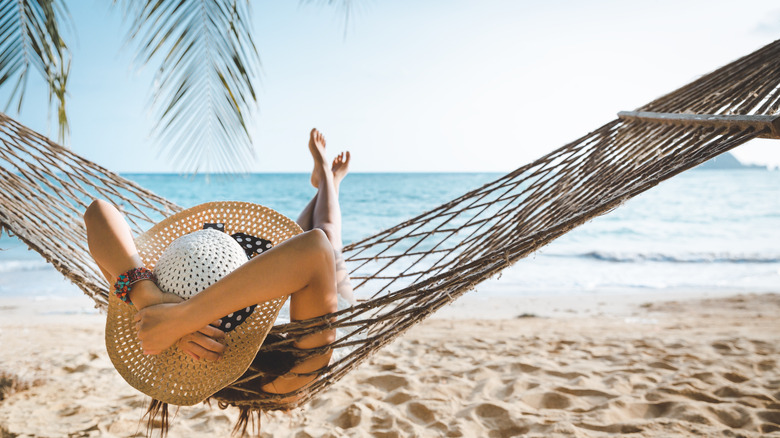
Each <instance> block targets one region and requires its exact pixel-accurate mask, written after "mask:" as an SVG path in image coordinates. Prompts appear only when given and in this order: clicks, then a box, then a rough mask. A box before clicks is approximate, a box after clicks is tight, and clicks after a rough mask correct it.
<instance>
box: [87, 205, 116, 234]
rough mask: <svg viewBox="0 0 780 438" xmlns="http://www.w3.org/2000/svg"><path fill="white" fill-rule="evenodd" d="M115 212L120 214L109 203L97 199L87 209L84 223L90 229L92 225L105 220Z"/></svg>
mask: <svg viewBox="0 0 780 438" xmlns="http://www.w3.org/2000/svg"><path fill="white" fill-rule="evenodd" d="M115 212H118V210H117V209H116V207H114V206H113V205H111V203H109V202H108V201H104V200H102V199H95V200H94V201H92V203H91V204H89V207H87V210H86V211H85V212H84V223H85V224H86V225H87V228H89V227H90V225H92V224H95V223H97V222H98V221H103V220H105V218H106V217H108V216H109V215H111V214H114V213H115Z"/></svg>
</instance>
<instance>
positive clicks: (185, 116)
mask: <svg viewBox="0 0 780 438" xmlns="http://www.w3.org/2000/svg"><path fill="white" fill-rule="evenodd" d="M115 3H121V4H122V6H123V7H124V9H125V13H126V15H127V16H128V18H129V19H130V20H132V23H131V31H130V39H133V40H136V41H138V44H139V50H138V57H139V59H140V60H141V61H142V62H143V63H144V64H149V63H151V61H152V60H153V59H159V60H160V61H159V62H160V64H159V68H158V69H157V73H156V75H155V83H154V90H153V96H152V106H153V108H154V112H155V113H156V120H157V123H156V126H155V128H154V133H155V136H156V137H157V139H158V141H159V142H160V143H161V146H162V149H163V150H164V151H166V152H167V153H168V154H169V155H170V157H171V158H173V159H174V160H176V162H177V163H176V164H177V165H178V166H180V167H181V169H183V170H186V171H195V172H198V171H206V172H224V171H232V170H248V168H249V163H250V162H251V161H250V160H251V159H252V158H253V157H254V149H253V147H252V140H251V136H250V133H249V128H248V123H249V120H251V118H252V116H253V112H254V110H255V108H256V100H257V96H256V94H255V89H254V86H253V82H254V81H255V80H256V78H257V77H258V69H259V66H260V58H259V55H258V53H257V48H256V47H255V44H254V41H253V40H252V35H251V31H250V28H251V22H250V12H251V11H250V6H249V1H248V0H169V1H161V0H146V1H145V2H142V1H138V0H115Z"/></svg>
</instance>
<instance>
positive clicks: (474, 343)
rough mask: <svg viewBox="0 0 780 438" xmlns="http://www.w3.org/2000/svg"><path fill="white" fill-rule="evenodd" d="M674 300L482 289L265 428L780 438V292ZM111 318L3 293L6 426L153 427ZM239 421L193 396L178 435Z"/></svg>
mask: <svg viewBox="0 0 780 438" xmlns="http://www.w3.org/2000/svg"><path fill="white" fill-rule="evenodd" d="M672 298H674V297H673V296H667V297H664V299H659V297H658V296H655V297H653V296H639V295H633V296H630V297H622V298H621V297H604V296H599V297H581V298H580V299H577V300H573V299H566V297H558V298H557V299H549V300H544V299H541V298H540V299H527V298H525V299H521V298H511V299H503V298H502V299H501V302H502V305H500V306H498V305H496V300H495V299H493V300H487V299H485V298H484V297H481V296H480V295H479V294H471V295H467V296H466V297H464V298H463V299H462V300H460V301H458V302H456V303H455V304H454V305H453V306H451V307H450V308H448V309H445V311H443V312H442V313H441V314H439V315H437V316H436V317H435V318H433V319H430V320H428V321H426V322H424V323H422V324H420V325H419V326H418V327H415V328H414V329H413V330H411V331H410V332H409V333H407V334H406V335H404V336H403V337H402V338H400V339H398V340H397V341H396V342H394V343H393V344H392V345H390V346H389V347H388V348H386V349H384V350H383V351H381V352H380V353H379V354H377V355H376V356H374V358H373V359H372V360H371V361H370V362H368V363H365V364H364V365H363V366H361V367H359V368H358V369H357V370H355V371H353V372H352V373H351V374H350V375H349V376H348V377H347V378H345V379H343V380H342V381H341V382H339V383H338V384H336V385H334V386H333V387H332V388H331V389H330V390H328V391H327V392H326V393H324V394H322V395H321V396H319V397H318V398H317V399H315V400H314V401H313V402H311V403H309V404H308V405H307V406H306V407H305V408H303V409H298V410H295V411H293V412H291V413H280V412H272V413H269V414H267V415H265V416H264V418H263V424H262V430H261V436H264V437H271V436H277V437H281V436H284V437H288V436H289V437H323V436H324V437H341V436H348V437H363V436H382V437H393V436H452V437H458V436H463V437H477V436H480V437H481V436H495V437H505V436H507V437H508V436H540V437H541V436H576V437H591V436H592V437H598V436H624V435H625V436H632V437H661V436H664V437H666V436H734V437H738V436H744V437H759V436H761V437H763V436H780V372H778V369H779V368H778V367H779V366H780V363H778V361H780V295H778V294H748V293H745V294H739V295H732V296H727V297H718V296H713V297H709V298H692V297H685V298H679V297H678V299H676V300H673V299H672ZM499 307H500V308H501V309H504V311H503V312H500V311H497V310H496V308H499ZM465 309H468V313H467V312H466V310H465ZM507 309H509V310H507ZM518 309H523V310H524V311H523V312H518ZM513 312H514V314H512V313H513ZM521 314H523V316H522V317H519V316H520V315H521ZM474 315H477V316H479V317H480V318H482V319H473V318H474ZM103 319H104V317H103V316H102V315H101V314H99V313H95V312H94V311H90V301H89V300H88V299H86V298H84V299H83V300H78V302H69V303H67V304H65V302H60V301H37V302H36V301H32V300H28V299H23V298H16V299H12V298H5V299H3V300H2V301H0V373H2V378H0V382H2V387H1V388H2V391H0V436H2V437H4V438H5V437H92V436H101V437H103V436H105V437H129V436H143V435H144V423H143V422H140V421H139V419H140V418H141V416H142V415H143V412H144V411H145V408H146V405H147V403H148V398H147V397H145V396H143V395H141V394H140V393H138V392H136V391H135V390H133V389H132V388H130V387H129V386H128V385H127V384H126V383H125V382H124V381H123V380H122V379H121V378H120V377H119V375H118V374H117V373H116V372H115V371H114V369H113V367H112V366H111V363H110V362H109V359H108V357H107V354H106V352H105V347H104V345H103ZM235 419H236V412H235V411H233V410H227V411H221V410H219V409H218V408H216V407H213V408H211V407H209V406H206V405H197V406H194V407H188V408H181V409H180V410H179V411H178V413H176V414H175V415H174V416H173V418H172V427H171V429H170V434H169V436H170V437H214V436H229V434H230V430H231V427H232V424H233V423H234V422H235Z"/></svg>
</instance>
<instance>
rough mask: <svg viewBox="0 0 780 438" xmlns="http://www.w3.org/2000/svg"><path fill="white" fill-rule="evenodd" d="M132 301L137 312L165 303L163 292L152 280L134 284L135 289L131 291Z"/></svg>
mask: <svg viewBox="0 0 780 438" xmlns="http://www.w3.org/2000/svg"><path fill="white" fill-rule="evenodd" d="M130 300H131V301H132V302H133V305H134V306H135V308H136V310H141V309H143V308H144V307H149V306H154V305H156V304H162V303H163V302H164V301H163V292H162V291H161V290H160V288H159V287H157V285H156V284H155V283H154V281H151V280H141V281H139V282H137V283H135V284H133V288H132V289H131V290H130Z"/></svg>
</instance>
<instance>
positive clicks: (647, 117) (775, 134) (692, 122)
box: [618, 111, 780, 139]
mask: <svg viewBox="0 0 780 438" xmlns="http://www.w3.org/2000/svg"><path fill="white" fill-rule="evenodd" d="M618 117H619V118H620V120H629V121H638V122H652V123H662V124H667V125H678V126H710V127H722V128H737V129H747V128H752V129H753V130H755V131H756V132H760V133H761V134H759V135H758V136H759V137H762V138H774V139H780V116H731V115H720V114H675V113H656V112H652V111H621V112H619V113H618Z"/></svg>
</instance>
